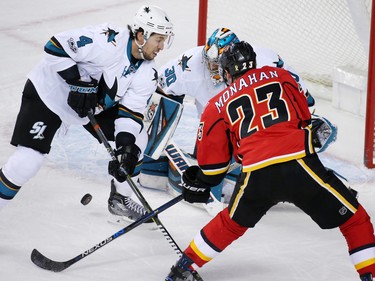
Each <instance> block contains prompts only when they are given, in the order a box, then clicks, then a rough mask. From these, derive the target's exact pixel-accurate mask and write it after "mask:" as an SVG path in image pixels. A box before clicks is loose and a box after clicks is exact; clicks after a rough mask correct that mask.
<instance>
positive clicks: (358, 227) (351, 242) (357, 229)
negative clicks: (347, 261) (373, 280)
mask: <svg viewBox="0 0 375 281" xmlns="http://www.w3.org/2000/svg"><path fill="white" fill-rule="evenodd" d="M340 230H341V233H342V234H343V235H344V237H345V239H346V242H347V243H348V247H349V254H350V258H351V260H352V263H353V265H354V267H355V269H356V270H357V271H358V273H359V275H363V274H364V273H372V275H374V276H375V237H374V228H373V226H372V223H371V221H370V217H369V216H368V214H367V213H366V211H365V209H364V208H363V207H362V206H361V205H359V207H358V210H357V212H356V213H355V214H354V215H353V216H352V217H351V218H350V219H349V220H348V221H347V222H345V223H344V224H342V225H341V226H340Z"/></svg>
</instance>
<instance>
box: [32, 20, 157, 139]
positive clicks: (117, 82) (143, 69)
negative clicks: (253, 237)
mask: <svg viewBox="0 0 375 281" xmlns="http://www.w3.org/2000/svg"><path fill="white" fill-rule="evenodd" d="M53 38H54V39H55V40H57V42H58V43H59V44H60V45H61V46H56V45H55V43H56V42H53V41H50V42H49V44H50V46H49V47H50V48H51V49H53V48H55V47H56V54H55V53H54V54H55V55H53V54H48V53H47V54H46V55H45V57H44V59H43V60H42V61H41V62H40V63H39V64H38V65H37V66H36V67H35V68H34V69H33V70H32V71H31V72H30V73H29V75H28V78H29V79H30V80H31V81H32V82H33V84H34V86H35V88H36V90H37V92H38V94H39V96H40V98H41V99H42V100H43V102H44V103H45V104H46V105H47V107H48V108H49V109H51V110H52V111H53V112H54V113H56V114H57V115H58V116H59V117H60V118H61V120H62V121H63V122H64V123H65V124H66V125H71V124H79V125H83V124H87V123H88V122H89V120H88V118H87V117H85V118H80V117H79V116H78V115H77V113H76V112H75V111H74V110H73V109H71V108H70V106H69V105H68V103H67V99H68V93H69V86H68V84H67V83H66V82H65V81H64V79H62V77H61V76H60V75H59V74H58V72H59V71H62V70H65V69H68V68H70V67H72V66H73V65H75V64H77V66H78V70H79V73H80V76H81V80H84V81H90V80H91V78H93V79H96V80H98V81H99V87H102V88H105V89H107V93H106V96H105V98H104V101H105V104H104V105H103V108H96V110H95V114H97V113H99V112H100V111H101V110H103V109H104V110H105V109H107V108H110V107H111V106H112V105H113V104H114V103H115V102H117V101H118V102H119V104H120V105H122V106H123V107H124V108H126V110H124V114H125V117H126V114H129V116H130V115H131V113H137V114H139V115H142V114H143V112H144V111H145V109H146V107H147V102H148V100H149V98H150V97H151V95H152V94H153V93H154V91H155V89H156V85H157V77H158V76H157V70H156V66H155V63H154V61H146V60H140V61H138V62H137V63H136V64H133V63H132V62H131V39H130V37H129V31H128V29H127V28H118V27H116V26H113V25H111V24H107V23H105V24H102V25H96V26H87V27H84V28H81V29H76V30H70V31H66V32H62V33H60V34H57V35H55V36H54V37H53ZM47 44H48V43H47ZM46 46H47V45H46ZM58 47H60V48H58ZM61 47H62V49H61ZM59 52H60V53H61V54H60V53H59ZM104 83H105V84H104ZM125 111H126V112H125ZM138 119H139V118H138ZM140 119H142V118H140ZM141 127H142V120H136V121H135V118H133V119H132V118H118V119H117V120H116V122H115V129H116V131H115V135H116V134H117V133H118V132H121V131H127V132H130V133H132V134H133V135H135V136H136V137H137V136H138V134H139V132H140V130H141Z"/></svg>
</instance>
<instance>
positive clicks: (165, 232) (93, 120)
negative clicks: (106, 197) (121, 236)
mask: <svg viewBox="0 0 375 281" xmlns="http://www.w3.org/2000/svg"><path fill="white" fill-rule="evenodd" d="M88 118H89V119H90V122H91V125H92V127H93V128H94V130H95V132H96V134H97V135H98V137H99V139H100V140H101V141H102V143H103V144H104V146H105V147H106V149H107V151H108V153H109V154H110V156H111V158H112V160H115V161H118V160H117V157H116V155H115V152H114V150H113V149H112V147H111V145H110V144H109V142H108V139H107V138H106V136H105V135H104V133H103V131H102V129H101V128H100V125H99V124H98V122H97V121H96V118H95V116H94V114H93V113H92V112H91V111H90V112H89V113H88ZM120 169H122V167H120ZM121 171H122V173H123V174H124V175H126V181H127V183H128V184H129V185H130V187H131V189H132V190H133V191H134V193H135V195H136V196H137V198H138V199H139V201H141V203H142V205H143V206H144V207H145V209H146V211H147V212H149V213H150V212H152V208H151V206H150V205H149V204H148V202H147V201H146V199H145V198H144V196H143V195H142V193H141V192H140V191H139V189H138V187H137V186H136V185H135V183H134V182H133V180H132V179H131V177H130V175H128V174H127V172H126V171H125V170H124V169H122V170H121ZM152 219H153V221H154V222H155V223H156V225H157V226H158V228H159V230H160V231H161V232H162V233H163V235H164V237H165V238H166V239H167V241H168V243H169V244H170V245H171V247H172V248H173V250H174V251H175V252H176V254H177V255H178V256H179V257H181V256H182V251H181V249H180V247H179V246H178V245H177V243H176V242H175V241H174V239H173V238H172V236H171V235H170V234H169V232H168V230H167V229H166V228H165V227H164V225H163V224H162V222H161V221H160V220H159V218H158V217H153V218H152Z"/></svg>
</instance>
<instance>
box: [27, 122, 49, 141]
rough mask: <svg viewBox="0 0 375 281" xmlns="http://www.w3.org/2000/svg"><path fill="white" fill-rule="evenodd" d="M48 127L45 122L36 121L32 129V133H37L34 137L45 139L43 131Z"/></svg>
mask: <svg viewBox="0 0 375 281" xmlns="http://www.w3.org/2000/svg"><path fill="white" fill-rule="evenodd" d="M46 128H47V125H44V123H43V122H35V124H34V125H33V128H32V130H30V134H33V135H34V134H35V136H34V137H33V139H38V140H42V139H44V135H43V132H44V130H45V129H46Z"/></svg>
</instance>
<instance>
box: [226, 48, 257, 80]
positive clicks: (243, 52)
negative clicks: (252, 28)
mask: <svg viewBox="0 0 375 281" xmlns="http://www.w3.org/2000/svg"><path fill="white" fill-rule="evenodd" d="M220 65H221V68H222V71H223V70H226V71H228V73H229V74H230V75H231V76H232V79H234V78H237V77H239V76H241V75H242V74H244V73H245V72H247V71H248V70H249V69H253V68H255V67H256V54H255V52H254V49H253V47H251V45H250V44H249V43H247V42H245V41H241V42H238V43H234V44H231V45H229V46H228V47H227V48H225V49H224V51H223V54H222V55H221V58H220ZM222 76H223V77H224V80H226V75H225V73H222ZM225 82H226V83H227V82H228V81H225ZM227 84H228V83H227Z"/></svg>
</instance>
